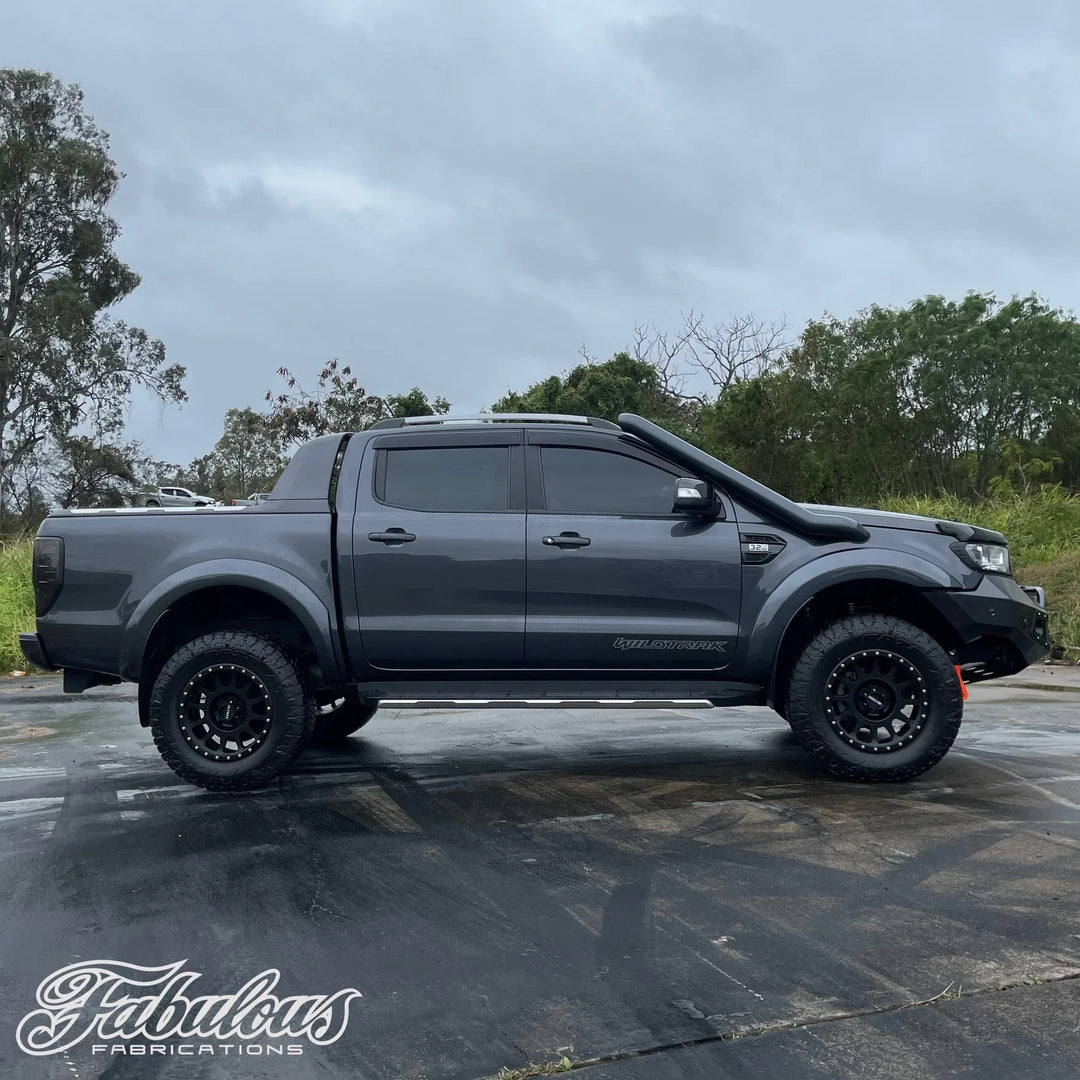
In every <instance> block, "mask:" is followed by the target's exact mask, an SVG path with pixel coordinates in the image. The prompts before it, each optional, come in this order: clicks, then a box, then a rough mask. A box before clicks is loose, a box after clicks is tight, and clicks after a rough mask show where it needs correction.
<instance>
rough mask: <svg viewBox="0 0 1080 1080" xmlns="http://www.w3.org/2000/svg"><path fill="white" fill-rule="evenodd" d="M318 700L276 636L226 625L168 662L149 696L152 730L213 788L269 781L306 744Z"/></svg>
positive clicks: (169, 752)
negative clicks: (274, 637) (238, 629)
mask: <svg viewBox="0 0 1080 1080" xmlns="http://www.w3.org/2000/svg"><path fill="white" fill-rule="evenodd" d="M314 723H315V699H314V698H313V697H312V695H311V693H310V692H309V691H308V689H307V687H306V686H305V684H304V681H303V679H302V677H301V675H300V673H299V672H298V671H297V668H296V665H295V664H294V663H293V661H292V659H291V658H290V656H289V655H288V654H287V653H286V652H285V651H284V650H283V649H282V648H281V646H280V645H278V644H277V643H276V642H274V641H271V640H270V639H269V638H265V637H262V636H261V635H259V634H251V633H247V632H246V631H240V632H237V631H219V632H217V633H213V634H205V635H204V636H203V637H199V638H195V640H194V641H189V642H188V643H187V644H186V645H183V646H181V647H180V648H179V649H177V651H176V652H175V653H173V655H172V656H171V657H169V659H168V660H166V661H165V663H164V665H163V666H162V668H161V670H160V671H159V672H158V675H157V678H156V679H155V680H154V687H153V690H152V691H151V695H150V730H151V733H152V734H153V736H154V742H155V744H156V745H157V748H158V750H159V752H160V753H161V756H162V757H163V758H164V759H165V763H166V764H167V765H168V766H169V768H171V769H172V770H173V772H175V773H177V774H178V775H179V776H182V777H183V778H184V779H185V780H188V781H190V782H191V783H192V784H198V785H199V787H204V788H209V789H210V790H212V791H241V790H244V789H247V788H253V787H260V786H261V785H263V784H266V783H269V782H270V781H271V780H273V779H274V777H275V776H277V775H278V773H280V772H281V771H282V769H284V768H285V767H286V766H287V765H288V764H289V762H291V761H292V759H293V758H294V757H296V755H297V754H298V753H299V752H300V750H301V749H303V746H304V744H305V743H306V742H307V740H308V739H309V738H310V737H311V731H312V727H313V726H314Z"/></svg>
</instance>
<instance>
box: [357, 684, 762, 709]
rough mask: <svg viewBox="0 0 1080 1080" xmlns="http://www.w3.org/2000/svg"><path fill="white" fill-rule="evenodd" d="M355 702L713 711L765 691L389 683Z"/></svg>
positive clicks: (365, 687) (758, 699)
mask: <svg viewBox="0 0 1080 1080" xmlns="http://www.w3.org/2000/svg"><path fill="white" fill-rule="evenodd" d="M357 689H358V690H359V691H360V695H361V697H365V698H375V699H378V700H379V701H385V700H396V701H400V700H402V699H405V700H409V701H452V702H457V703H464V702H466V701H475V702H477V703H480V702H484V703H487V702H493V701H494V702H498V701H528V702H530V703H532V702H544V701H550V702H551V703H552V704H555V703H556V702H563V701H604V702H617V701H673V700H684V701H685V700H695V701H709V702H712V703H714V704H716V705H764V704H765V690H764V688H763V687H761V686H757V685H755V684H754V683H737V682H714V683H708V682H701V681H694V682H682V681H679V682H669V681H664V682H644V681H642V682H629V681H625V680H623V681H619V682H611V681H607V680H592V679H589V680H577V679H552V680H547V679H531V680H527V681H525V680H521V681H515V682H501V681H499V682H490V681H484V682H473V681H471V680H465V679H461V680H454V681H445V682H429V681H422V682H421V681H415V682H414V681H412V680H397V679H395V680H393V681H385V682H382V681H380V682H364V683H360V684H359V686H358V687H357Z"/></svg>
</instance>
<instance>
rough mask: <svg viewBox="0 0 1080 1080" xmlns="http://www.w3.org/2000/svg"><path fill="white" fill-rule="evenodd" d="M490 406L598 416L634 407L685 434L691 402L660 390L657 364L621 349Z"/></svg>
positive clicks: (612, 415) (500, 409)
mask: <svg viewBox="0 0 1080 1080" xmlns="http://www.w3.org/2000/svg"><path fill="white" fill-rule="evenodd" d="M491 408H492V411H493V412H512V413H513V412H518V413H570V414H573V415H578V416H596V417H599V418H600V419H603V420H615V419H616V418H617V417H618V415H619V413H621V412H634V413H638V414H639V415H640V416H644V417H646V418H647V419H649V420H654V421H656V423H658V424H663V425H665V426H666V427H668V428H669V430H671V431H675V432H677V433H679V434H684V435H688V434H689V433H690V426H691V420H692V413H691V410H690V407H689V406H688V405H687V403H686V402H685V401H684V400H683V399H682V398H680V397H679V396H678V395H677V394H675V393H673V392H671V391H670V390H667V389H665V387H664V384H663V379H662V377H661V373H660V371H659V370H658V369H657V368H656V366H655V365H654V364H652V363H650V362H649V361H648V360H642V359H635V358H634V357H632V356H631V355H630V354H629V353H626V352H620V353H616V354H615V355H614V356H613V357H612V358H611V359H610V360H605V361H603V362H602V363H598V362H596V361H595V360H591V359H590V360H587V361H586V362H585V363H584V364H578V365H577V367H575V368H572V369H571V370H570V371H569V372H567V374H566V375H564V376H559V375H552V376H551V377H550V378H547V379H544V380H542V381H541V382H538V383H534V384H533V385H532V386H530V387H529V388H528V389H526V390H523V391H521V392H520V393H517V392H510V393H508V394H507V395H506V396H505V397H502V398H500V399H499V400H498V401H496V402H495V404H494V405H492V407H491Z"/></svg>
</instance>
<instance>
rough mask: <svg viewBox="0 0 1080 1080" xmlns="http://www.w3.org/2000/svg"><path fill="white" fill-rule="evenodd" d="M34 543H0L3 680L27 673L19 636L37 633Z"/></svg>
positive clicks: (28, 541)
mask: <svg viewBox="0 0 1080 1080" xmlns="http://www.w3.org/2000/svg"><path fill="white" fill-rule="evenodd" d="M32 550H33V541H31V540H20V539H9V540H3V541H0V676H2V675H6V674H7V673H8V672H9V671H14V670H24V671H25V670H26V668H27V664H26V659H25V657H24V656H23V654H22V650H21V649H20V648H19V633H20V631H24V630H33V629H34V585H33V582H32V581H31V578H30V574H31V565H30V560H31V553H32Z"/></svg>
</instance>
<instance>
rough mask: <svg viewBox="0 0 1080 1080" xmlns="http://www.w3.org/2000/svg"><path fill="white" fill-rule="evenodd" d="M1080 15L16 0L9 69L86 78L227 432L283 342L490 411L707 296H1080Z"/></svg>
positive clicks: (208, 436)
mask: <svg viewBox="0 0 1080 1080" xmlns="http://www.w3.org/2000/svg"><path fill="white" fill-rule="evenodd" d="M1078 29H1080V9H1076V8H1075V6H1074V5H1067V4H1063V3H1041V2H1035V3H1029V4H1026V5H1024V7H1023V8H1022V9H1018V8H1016V7H1015V6H1014V5H1009V4H1006V3H1005V2H1004V0H999V2H996V3H978V4H976V3H973V2H969V0H964V2H959V3H953V4H947V5H945V4H941V3H938V2H936V0H921V2H913V3H910V4H904V5H870V4H866V3H864V2H862V0H832V2H826V3H819V4H806V3H804V2H802V0H784V2H778V3H775V4H767V5H766V4H759V3H752V2H750V0H743V2H736V3H733V4H728V5H723V7H722V9H721V6H720V5H716V4H714V3H705V2H701V3H694V2H690V0H687V2H681V0H649V2H648V3H647V4H645V3H637V2H629V0H628V2H626V3H624V4H620V3H618V2H614V0H612V2H608V3H605V4H592V5H581V4H578V3H575V2H573V0H565V2H563V3H559V2H555V0H546V2H544V3H538V2H537V3H525V2H522V3H514V4H509V3H505V2H504V0H470V2H462V3H455V4H438V3H421V2H419V0H400V2H397V0H396V2H394V3H390V2H385V3H380V2H377V0H363V2H361V0H355V2H353V0H318V2H314V0H312V2H309V0H304V2H300V0H294V2H290V0H265V2H262V3H259V4H255V3H254V2H253V0H236V2H235V3H230V4H220V3H218V2H216V0H192V2H191V3H189V4H187V5H184V6H182V7H178V6H175V5H173V6H169V5H164V6H162V5H148V4H144V3H138V2H136V0H125V2H118V3H115V4H111V5H107V6H106V8H104V9H103V8H101V6H100V5H99V6H96V7H95V6H93V5H91V6H87V5H85V4H80V3H76V2H75V0H54V2H53V3H51V4H50V5H48V8H47V10H46V9H44V8H43V7H42V5H40V4H38V3H35V2H34V0H8V2H7V4H6V5H5V17H4V45H5V50H4V55H3V60H2V61H0V62H4V63H15V64H25V65H28V66H35V67H40V68H49V69H51V70H53V71H54V72H55V73H56V74H57V75H59V76H60V77H62V78H65V79H69V80H72V81H77V82H80V83H81V84H82V85H83V87H84V89H85V91H86V95H87V105H88V108H89V110H90V111H91V112H92V113H93V114H94V115H95V116H96V117H97V119H98V120H99V122H100V123H101V124H102V126H103V127H105V128H106V129H107V130H109V131H110V132H111V133H112V135H113V147H114V153H115V156H116V157H117V159H118V161H119V162H120V164H121V167H122V168H124V169H125V171H126V172H127V174H128V176H127V179H126V180H125V182H124V184H123V185H122V187H121V191H120V194H119V196H118V198H117V200H116V204H115V212H116V216H117V217H118V219H119V220H120V222H121V224H122V226H123V228H124V233H123V237H122V241H121V245H122V248H121V250H122V252H123V254H124V256H125V257H126V258H127V259H128V260H129V261H130V262H131V264H132V265H133V267H134V268H135V269H136V270H137V271H139V272H140V273H141V274H142V275H143V279H144V283H143V285H142V286H141V287H140V289H139V290H138V291H137V292H136V293H135V294H134V296H133V297H132V298H131V299H130V300H128V301H126V302H125V304H124V305H123V307H122V309H121V311H120V312H118V314H120V315H122V316H123V317H124V318H127V319H129V320H130V321H132V322H137V323H140V324H142V325H145V326H146V327H147V329H148V330H150V331H151V332H152V333H155V334H157V335H159V336H161V337H163V338H164V340H165V341H166V343H167V345H168V348H169V353H170V357H171V358H172V359H174V360H176V361H179V362H181V363H184V364H186V365H187V367H188V368H189V371H190V391H191V398H192V400H191V402H190V404H189V405H188V406H186V407H185V409H184V410H183V412H182V413H179V414H177V413H175V412H167V413H165V414H164V416H163V417H159V415H158V414H157V412H156V411H155V410H154V408H153V407H152V406H150V405H149V404H147V403H145V402H144V403H140V404H139V405H138V407H137V408H136V410H135V413H134V416H133V430H134V433H135V434H141V435H142V436H144V437H145V438H146V439H147V441H148V442H149V444H150V446H151V449H154V450H155V452H157V453H159V454H160V455H161V456H169V457H172V458H175V459H184V458H190V457H192V456H194V455H195V454H196V453H201V452H203V451H205V449H207V447H208V446H209V444H210V443H211V442H212V440H213V439H214V438H215V437H216V435H217V433H218V430H217V429H218V425H219V423H220V417H221V414H222V413H223V411H224V409H225V408H227V407H230V406H235V405H243V404H254V405H258V404H259V402H260V401H261V398H262V393H263V392H264V390H265V389H266V388H267V386H269V385H271V384H272V383H273V382H274V370H275V369H276V368H277V367H278V366H280V365H282V364H287V365H288V366H290V367H292V368H294V369H296V370H298V371H299V372H301V373H302V374H304V375H306V376H307V377H310V375H311V374H312V373H313V372H314V371H316V370H317V369H318V366H319V365H320V364H321V363H322V362H323V361H324V360H326V359H327V358H329V357H330V356H339V357H340V358H341V359H342V360H343V361H344V362H347V363H352V364H353V366H354V368H356V369H357V370H358V371H363V378H364V379H365V380H366V381H367V382H368V383H370V389H372V390H375V391H379V392H385V391H393V390H397V389H404V388H407V386H411V385H412V384H413V383H418V384H420V385H422V386H424V387H425V388H426V389H428V390H429V391H430V392H432V393H442V394H444V395H446V396H447V397H449V398H450V399H451V400H452V401H453V402H455V404H457V405H460V406H462V407H464V408H469V409H475V408H478V407H480V406H483V405H486V404H488V403H490V401H492V400H494V399H495V398H496V397H498V396H500V395H501V394H502V393H503V392H504V391H505V390H506V389H507V388H508V387H511V386H521V385H524V384H525V383H527V382H528V381H530V380H532V379H534V378H537V377H540V376H542V375H544V374H547V373H549V372H551V371H559V370H563V369H565V368H567V367H569V366H570V365H572V364H573V363H574V362H575V360H576V350H577V348H578V347H579V346H580V345H582V344H585V345H587V347H588V348H589V349H590V351H591V352H593V353H594V354H598V355H603V354H605V353H609V352H611V351H613V350H615V349H617V348H619V347H621V346H622V345H624V344H625V342H626V340H627V338H628V336H629V335H630V332H631V330H632V327H633V325H634V324H635V323H636V322H640V321H646V322H648V321H656V322H660V323H665V322H667V323H670V322H674V321H675V320H676V319H677V318H678V313H679V311H680V309H687V308H690V307H694V308H696V309H698V310H704V311H705V312H706V313H707V315H708V316H709V317H710V318H714V319H722V318H723V317H724V316H725V315H727V314H728V313H730V312H731V311H735V310H746V309H751V308H752V309H754V310H755V311H757V312H758V313H759V314H760V315H763V316H765V317H773V316H775V315H780V314H786V315H787V316H788V317H789V319H790V320H791V321H792V322H793V323H794V324H795V325H796V326H797V325H798V324H799V323H801V322H802V321H803V320H804V319H805V318H807V317H809V316H812V315H817V314H819V313H820V312H821V311H822V310H824V309H830V310H833V311H836V312H838V313H840V314H845V313H847V312H849V311H851V310H853V309H854V308H857V307H861V306H864V305H866V304H868V303H871V302H881V303H904V302H906V301H908V300H909V299H911V298H912V297H914V296H917V295H920V294H923V293H925V292H927V291H931V290H934V291H945V292H952V293H956V294H960V293H963V292H964V291H965V290H967V289H968V288H993V289H996V290H997V291H999V292H1000V293H1003V294H1008V293H1010V292H1013V291H1019V292H1027V291H1030V290H1031V289H1037V290H1039V291H1040V292H1041V293H1043V294H1044V295H1046V296H1047V297H1048V298H1049V299H1051V300H1052V301H1055V302H1058V303H1061V304H1062V305H1064V306H1067V307H1068V306H1074V300H1073V297H1074V294H1075V292H1076V290H1077V288H1078V287H1080V279H1078V274H1077V271H1076V270H1074V269H1073V267H1072V262H1073V259H1072V252H1073V250H1074V248H1075V239H1076V231H1077V226H1076V225H1075V223H1074V219H1075V213H1074V205H1073V204H1074V201H1075V199H1074V196H1073V191H1074V190H1075V188H1076V184H1077V180H1078V179H1080V176H1078V171H1080V156H1078V152H1077V150H1076V149H1075V145H1074V144H1075V140H1074V139H1073V137H1072V133H1073V130H1074V128H1075V126H1076V123H1077V121H1078V119H1080V117H1078V116H1077V110H1078V108H1080V106H1078V105H1077V104H1076V102H1080V94H1078V92H1077V91H1078V90H1080V86H1078V82H1080V76H1078V71H1080V47H1078V46H1077V44H1076V43H1077V41H1078V37H1077V30H1078Z"/></svg>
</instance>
